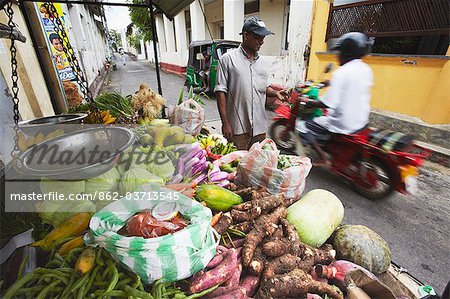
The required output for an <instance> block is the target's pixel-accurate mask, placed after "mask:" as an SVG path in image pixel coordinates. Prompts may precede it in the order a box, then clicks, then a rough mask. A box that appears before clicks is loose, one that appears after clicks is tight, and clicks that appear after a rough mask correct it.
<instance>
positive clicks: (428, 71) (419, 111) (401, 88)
mask: <svg viewBox="0 0 450 299" xmlns="http://www.w3.org/2000/svg"><path fill="white" fill-rule="evenodd" d="M316 1H317V2H318V3H317V6H316V11H315V20H314V23H313V29H312V30H313V32H312V43H311V57H310V62H309V68H308V78H311V79H315V78H318V77H319V75H320V73H321V71H322V69H323V68H324V67H325V65H326V64H327V63H329V62H334V63H335V65H336V66H337V65H338V64H337V61H336V58H335V57H334V55H331V54H318V53H317V52H325V51H326V48H327V46H326V43H325V35H326V27H327V20H328V11H329V3H328V2H327V1H324V0H316ZM447 55H448V54H447ZM447 58H449V59H450V57H447ZM449 59H445V58H433V57H426V58H424V57H406V56H401V55H398V56H393V55H391V56H386V55H384V56H383V55H373V56H367V57H365V58H364V61H365V62H367V63H368V64H369V65H370V67H371V68H372V70H373V72H374V77H375V85H374V88H373V90H372V101H371V105H372V108H376V109H381V110H387V111H392V112H397V113H401V114H406V115H410V116H415V117H419V118H421V119H423V120H424V121H426V122H428V123H431V124H449V123H450V85H449V83H448V82H449V81H450V60H449Z"/></svg>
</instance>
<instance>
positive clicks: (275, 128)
mask: <svg viewBox="0 0 450 299" xmlns="http://www.w3.org/2000/svg"><path fill="white" fill-rule="evenodd" d="M269 135H270V138H272V140H273V141H275V144H276V145H277V146H278V148H279V149H282V150H285V151H294V150H295V147H296V138H295V133H294V132H293V131H292V130H290V129H289V128H288V127H287V123H286V120H284V119H279V120H277V121H275V122H274V123H272V125H271V126H270V128H269Z"/></svg>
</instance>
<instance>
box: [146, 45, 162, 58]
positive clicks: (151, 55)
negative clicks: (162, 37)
mask: <svg viewBox="0 0 450 299" xmlns="http://www.w3.org/2000/svg"><path fill="white" fill-rule="evenodd" d="M145 46H146V49H147V59H148V61H150V62H151V63H155V52H154V51H153V41H149V42H146V43H145ZM158 60H161V57H160V56H158Z"/></svg>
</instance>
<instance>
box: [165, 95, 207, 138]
mask: <svg viewBox="0 0 450 299" xmlns="http://www.w3.org/2000/svg"><path fill="white" fill-rule="evenodd" d="M169 120H170V123H171V124H173V125H177V126H180V127H182V128H183V130H184V132H185V133H186V134H191V135H197V134H198V133H200V130H201V129H202V127H203V124H204V122H205V110H204V109H203V107H202V106H201V105H200V104H199V103H197V102H196V101H194V100H193V99H188V100H186V101H184V102H183V103H181V104H180V105H178V106H171V107H169Z"/></svg>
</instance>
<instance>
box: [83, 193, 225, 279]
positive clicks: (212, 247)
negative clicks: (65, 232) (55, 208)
mask: <svg viewBox="0 0 450 299" xmlns="http://www.w3.org/2000/svg"><path fill="white" fill-rule="evenodd" d="M136 192H137V193H135V194H139V196H136V197H135V199H134V200H133V199H130V200H128V199H127V198H126V197H124V198H122V199H120V200H118V201H115V202H113V203H111V204H110V205H108V206H106V207H105V208H103V209H102V210H100V211H98V212H97V213H96V214H94V216H93V217H92V219H91V222H90V224H89V227H90V231H89V233H88V234H86V236H85V243H86V244H88V245H94V246H100V247H103V248H105V249H106V250H107V251H108V252H109V253H110V254H111V255H112V256H113V257H114V258H115V259H116V260H118V261H120V262H122V263H123V264H124V265H125V266H126V267H127V268H128V269H130V270H131V271H133V272H135V273H136V274H138V275H139V276H140V277H141V279H142V280H143V281H144V282H145V283H147V284H150V283H152V282H153V281H155V280H158V279H160V278H162V279H163V281H165V282H173V281H177V280H181V279H184V278H188V277H190V276H192V275H193V274H194V273H196V272H198V271H200V270H201V269H203V268H204V267H205V266H206V265H207V264H208V262H209V261H210V260H211V259H212V258H213V257H214V255H215V252H216V247H217V245H218V240H219V238H218V234H217V232H216V231H215V230H214V229H213V228H212V227H211V224H210V222H211V217H212V213H211V210H210V209H208V208H206V207H204V206H202V205H201V204H199V203H198V202H196V201H194V200H192V199H190V198H188V197H186V196H184V195H182V194H180V193H177V194H178V197H179V198H178V200H177V203H178V205H179V211H180V213H181V214H182V215H183V216H184V217H185V218H187V219H189V221H190V222H191V224H190V225H189V226H187V227H186V228H185V229H183V230H180V231H178V232H176V233H174V234H169V235H165V236H162V237H159V238H150V239H145V238H142V237H126V236H123V235H120V234H118V233H117V232H118V231H119V230H120V229H121V228H122V227H123V226H125V225H126V221H127V219H128V218H130V217H131V216H133V215H134V214H136V213H137V212H139V211H142V210H145V209H152V208H153V207H154V206H156V205H157V204H158V203H160V202H162V200H160V198H155V196H152V197H150V195H148V196H147V197H146V195H144V194H155V193H154V192H158V194H165V197H166V198H167V194H169V192H174V191H171V190H169V189H164V188H159V187H155V186H154V185H145V186H142V187H141V188H140V190H137V191H136ZM144 192H145V193H144ZM130 198H131V197H130ZM150 198H151V200H149V199H150ZM172 198H173V197H172ZM173 200H174V199H173Z"/></svg>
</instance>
